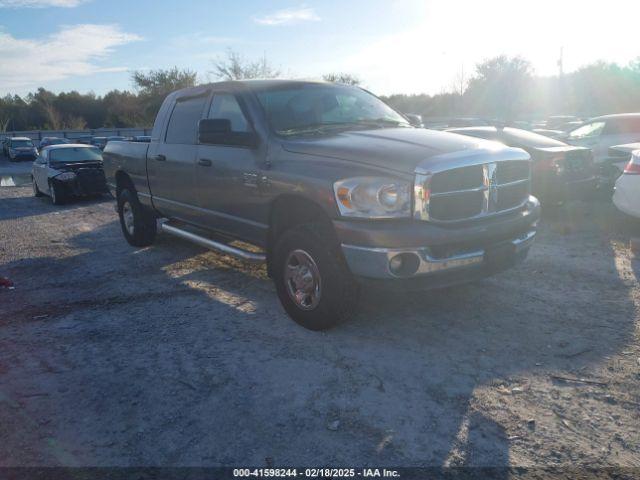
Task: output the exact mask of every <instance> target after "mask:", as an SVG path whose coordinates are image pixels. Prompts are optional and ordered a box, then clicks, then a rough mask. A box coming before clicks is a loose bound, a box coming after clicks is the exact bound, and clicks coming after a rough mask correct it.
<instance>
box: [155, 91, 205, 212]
mask: <svg viewBox="0 0 640 480" xmlns="http://www.w3.org/2000/svg"><path fill="white" fill-rule="evenodd" d="M208 96H209V92H208V91H203V92H200V93H199V94H197V95H191V96H183V97H178V98H176V100H175V102H174V104H173V105H172V107H170V108H171V110H170V113H169V119H168V121H167V122H166V128H165V130H164V132H163V133H162V137H161V138H160V139H159V141H158V142H153V143H152V144H151V145H150V147H149V152H148V161H147V169H148V177H149V189H150V191H151V194H152V196H153V203H154V206H155V207H156V208H157V209H158V210H159V211H160V212H162V214H163V215H166V216H169V217H175V218H180V219H183V220H186V221H193V220H194V219H195V218H196V217H197V215H196V214H195V211H194V207H195V195H194V187H195V185H194V169H195V161H196V155H197V152H198V146H197V142H196V135H197V128H198V122H199V121H200V119H201V118H202V114H203V112H204V108H205V105H206V104H207V100H208Z"/></svg>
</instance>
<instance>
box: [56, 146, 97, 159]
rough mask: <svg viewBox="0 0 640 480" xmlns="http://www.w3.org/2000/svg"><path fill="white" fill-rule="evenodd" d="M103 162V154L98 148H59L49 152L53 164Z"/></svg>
mask: <svg viewBox="0 0 640 480" xmlns="http://www.w3.org/2000/svg"><path fill="white" fill-rule="evenodd" d="M101 160H102V152H101V151H100V149H98V148H85V147H74V148H57V149H54V150H51V151H50V152H49V161H51V162H52V163H75V162H97V161H101Z"/></svg>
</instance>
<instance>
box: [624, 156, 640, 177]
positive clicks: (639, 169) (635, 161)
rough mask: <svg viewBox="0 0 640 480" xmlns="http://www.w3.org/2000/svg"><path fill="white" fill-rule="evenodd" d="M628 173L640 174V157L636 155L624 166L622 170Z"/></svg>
mask: <svg viewBox="0 0 640 480" xmlns="http://www.w3.org/2000/svg"><path fill="white" fill-rule="evenodd" d="M622 173H623V174H626V175H640V158H639V157H638V156H636V155H634V156H633V157H631V160H629V163H627V166H626V167H624V171H623V172H622Z"/></svg>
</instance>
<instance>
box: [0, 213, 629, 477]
mask: <svg viewBox="0 0 640 480" xmlns="http://www.w3.org/2000/svg"><path fill="white" fill-rule="evenodd" d="M581 215H582V214H581ZM571 216H572V220H571V221H572V222H574V223H575V225H577V227H576V228H584V229H585V231H580V232H578V233H573V234H565V233H564V232H558V231H555V229H556V228H561V227H562V226H558V225H555V224H552V225H548V226H544V227H543V229H542V232H541V235H540V239H539V242H538V245H537V246H536V251H534V252H533V254H532V255H531V258H530V259H529V260H528V261H527V263H525V264H524V265H522V266H520V267H518V268H517V269H515V270H512V271H509V272H506V273H504V274H501V275H499V276H496V277H494V278H491V279H488V280H485V281H483V282H480V283H478V284H474V285H467V286H461V287H455V288H449V289H446V290H440V291H431V292H425V293H421V294H401V295H399V294H388V293H383V294H381V293H380V292H365V293H364V295H363V298H362V301H361V313H360V314H359V315H358V316H357V318H356V319H355V320H354V321H352V322H350V323H348V324H345V325H342V326H340V327H338V328H336V329H334V330H331V331H329V332H326V333H314V332H309V331H306V330H304V329H302V328H300V327H298V326H297V325H295V324H294V323H293V322H292V321H291V320H289V319H288V318H287V317H286V315H285V314H284V313H283V311H282V309H281V307H280V305H279V303H278V300H277V298H276V296H275V291H274V288H273V286H272V284H271V282H270V281H269V280H268V279H267V278H266V276H265V273H264V270H262V269H259V268H250V267H247V266H243V265H242V264H240V263H238V262H235V261H234V260H231V259H228V258H225V257H222V256H220V255H216V254H214V253H210V252H205V251H204V250H202V249H200V248H199V247H195V246H192V245H189V244H187V243H184V242H182V241H178V240H174V239H171V238H167V237H165V236H160V237H159V240H158V242H157V243H156V245H154V246H153V247H150V248H146V249H133V248H131V247H129V246H128V245H126V243H125V242H124V240H123V239H122V238H121V233H120V231H119V226H118V224H117V222H115V221H113V222H110V223H107V224H103V225H102V226H100V227H99V228H96V229H94V230H91V231H88V232H82V233H78V234H75V235H74V236H71V237H70V238H68V239H67V242H68V244H69V245H70V246H72V247H73V249H74V252H75V253H74V254H73V255H66V256H64V257H56V256H46V257H41V258H29V259H25V260H20V261H16V262H12V263H9V264H7V265H4V266H3V269H4V270H6V271H7V272H8V273H9V274H10V275H11V276H12V278H13V279H14V281H16V284H17V288H16V290H15V291H13V294H14V296H13V297H12V299H13V300H12V301H11V305H8V304H6V303H5V304H4V305H2V306H1V308H2V309H4V314H3V315H2V316H3V318H4V321H3V322H2V323H0V328H3V329H4V332H5V333H6V341H3V342H2V344H3V345H2V348H0V372H2V373H1V376H2V380H3V382H2V383H1V384H0V394H1V395H2V399H3V400H4V401H5V402H8V403H9V404H10V405H13V406H14V409H0V410H4V411H5V413H0V421H1V422H2V423H4V424H5V425H9V426H11V427H13V428H9V433H8V434H7V435H6V441H5V442H4V445H3V446H0V458H4V459H6V460H4V461H3V463H5V464H7V465H20V464H26V463H31V464H34V463H35V464H45V465H60V464H62V465H137V466H139V465H167V466H175V465H213V466H215V465H227V466H229V465H236V466H238V465H243V466H246V465H256V466H264V465H275V466H286V465H308V466H312V465H372V466H377V465H397V466H442V465H454V466H455V465H465V466H506V465H510V462H511V459H510V450H511V448H512V446H513V443H512V442H513V441H512V440H510V438H511V437H515V436H518V435H520V436H522V435H523V433H522V432H520V431H516V432H513V431H507V430H506V429H505V427H504V422H501V421H500V417H501V413H500V411H499V410H498V411H496V410H495V408H493V409H492V410H490V411H484V408H483V406H482V404H481V403H480V402H479V401H478V400H477V392H478V391H479V390H480V391H482V389H486V388H498V387H500V388H505V389H511V388H513V387H516V386H517V387H522V388H524V389H526V388H527V382H528V381H529V379H530V377H532V376H538V375H548V374H549V372H576V371H584V370H585V369H586V370H588V369H590V368H595V367H597V366H598V365H600V364H601V363H602V362H603V361H604V359H605V357H606V356H608V355H612V354H615V353H616V352H619V351H620V350H621V349H624V347H625V346H626V345H628V344H629V343H630V342H632V341H633V332H634V316H635V310H634V305H633V302H632V301H631V300H630V298H629V287H628V286H627V285H625V283H624V282H622V281H620V280H619V278H618V277H617V276H616V272H615V262H614V253H613V252H612V251H611V247H610V242H603V238H602V235H604V234H603V232H602V231H601V230H600V227H599V226H597V225H596V226H593V227H591V226H588V225H586V224H585V222H584V218H586V216H583V217H580V218H578V217H575V218H574V214H573V213H572V214H571ZM576 218H577V220H576ZM572 235H573V236H572ZM578 236H579V237H580V239H581V242H582V243H586V247H585V246H584V245H582V247H583V248H582V251H580V252H577V253H576V252H575V251H574V250H572V245H571V240H576V239H577V238H578ZM598 248H602V249H604V250H603V251H601V252H600V253H598V254H597V255H594V252H597V251H598ZM607 249H608V251H605V250H607ZM571 255H578V256H577V257H572V256H571ZM570 266H573V267H572V269H569V268H568V267H570ZM603 285H606V287H603ZM603 289H605V290H606V292H605V293H606V295H607V298H608V299H609V300H610V301H612V302H615V305H616V307H615V312H613V311H611V309H608V310H606V309H605V307H604V306H603V305H602V304H600V303H599V302H597V301H595V300H594V299H595V298H598V295H599V294H602V293H603ZM38 394H40V396H38ZM480 394H481V395H482V392H480ZM34 395H35V396H34ZM505 414H506V413H505ZM293 439H295V441H294V440H293ZM18 445H28V448H22V449H18V448H17V446H18ZM505 475H506V473H505Z"/></svg>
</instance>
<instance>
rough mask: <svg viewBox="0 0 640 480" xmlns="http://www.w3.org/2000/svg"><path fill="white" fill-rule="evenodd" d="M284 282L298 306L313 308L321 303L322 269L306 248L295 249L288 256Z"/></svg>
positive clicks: (307, 308)
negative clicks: (319, 268)
mask: <svg viewBox="0 0 640 480" xmlns="http://www.w3.org/2000/svg"><path fill="white" fill-rule="evenodd" d="M284 282H285V285H286V287H287V293H288V294H289V297H290V298H291V300H292V301H293V302H294V303H295V304H296V306H297V307H298V308H300V309H302V310H313V309H314V308H316V307H317V306H318V303H320V296H321V294H322V283H321V279H320V270H318V266H317V265H316V262H314V261H313V258H311V255H309V254H308V253H307V252H305V251H304V250H294V251H292V252H291V253H290V254H289V256H288V257H287V261H286V263H285V270H284Z"/></svg>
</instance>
